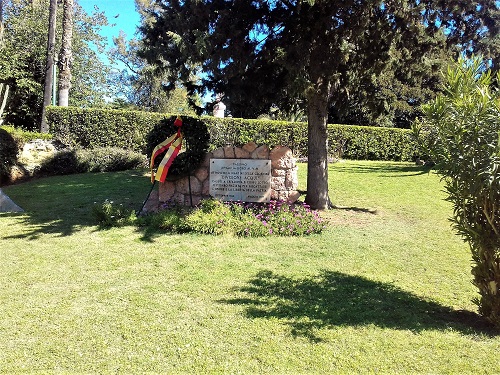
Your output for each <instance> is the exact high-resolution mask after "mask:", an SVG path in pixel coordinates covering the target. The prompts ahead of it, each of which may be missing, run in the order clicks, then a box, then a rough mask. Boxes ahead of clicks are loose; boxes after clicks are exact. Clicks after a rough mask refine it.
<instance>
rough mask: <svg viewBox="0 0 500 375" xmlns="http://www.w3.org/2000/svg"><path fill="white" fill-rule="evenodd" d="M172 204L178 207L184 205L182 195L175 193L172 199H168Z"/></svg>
mask: <svg viewBox="0 0 500 375" xmlns="http://www.w3.org/2000/svg"><path fill="white" fill-rule="evenodd" d="M170 200H171V201H172V202H175V203H176V204H179V205H184V202H185V200H184V194H182V193H175V194H174V195H173V196H172V198H171V199H170Z"/></svg>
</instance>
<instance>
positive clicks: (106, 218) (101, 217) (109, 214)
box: [92, 199, 136, 228]
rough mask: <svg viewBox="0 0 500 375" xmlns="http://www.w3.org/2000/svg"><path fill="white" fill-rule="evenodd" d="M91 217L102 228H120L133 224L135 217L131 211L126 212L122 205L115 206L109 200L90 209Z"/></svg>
mask: <svg viewBox="0 0 500 375" xmlns="http://www.w3.org/2000/svg"><path fill="white" fill-rule="evenodd" d="M92 215H93V216H94V218H95V220H96V221H97V224H98V225H99V226H101V227H103V228H111V227H120V226H124V225H131V224H134V223H135V221H136V215H135V212H134V211H133V210H126V209H125V208H124V207H123V205H121V204H119V205H116V204H114V203H113V202H112V201H110V200H107V199H106V200H105V201H104V203H102V204H95V205H94V206H93V207H92Z"/></svg>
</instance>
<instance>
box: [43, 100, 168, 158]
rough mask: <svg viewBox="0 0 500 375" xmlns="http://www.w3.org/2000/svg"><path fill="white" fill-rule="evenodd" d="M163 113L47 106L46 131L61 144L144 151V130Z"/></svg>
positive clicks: (152, 124)
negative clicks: (48, 129) (47, 129)
mask: <svg viewBox="0 0 500 375" xmlns="http://www.w3.org/2000/svg"><path fill="white" fill-rule="evenodd" d="M163 117H164V115H162V114H156V113H148V112H138V111H119V110H109V109H98V108H90V109H84V108H75V107H68V108H63V107H49V108H47V120H48V122H49V126H50V131H51V133H53V134H54V135H55V136H56V137H57V138H58V139H60V140H61V141H62V142H63V143H64V144H66V145H69V146H78V147H81V148H96V147H120V148H125V149H129V150H133V151H137V152H143V153H144V152H145V151H146V146H147V134H148V133H149V131H150V130H151V129H152V128H153V127H154V126H155V125H156V124H157V123H158V122H160V121H161V120H162V119H163Z"/></svg>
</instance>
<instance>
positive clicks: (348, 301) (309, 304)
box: [221, 271, 498, 341]
mask: <svg viewBox="0 0 500 375" xmlns="http://www.w3.org/2000/svg"><path fill="white" fill-rule="evenodd" d="M240 290H241V291H242V292H245V293H246V294H248V298H237V299H229V300H224V301H221V302H224V303H228V304H237V305H244V306H246V315H247V316H248V317H249V318H252V319H256V318H266V319H280V320H283V321H285V322H286V324H289V325H290V327H291V330H292V334H293V335H296V336H304V337H307V338H309V339H310V340H312V341H321V339H320V338H319V336H318V335H317V334H316V332H317V331H318V330H319V329H322V328H328V327H334V326H360V325H370V324H374V325H376V326H379V327H387V328H394V329H401V330H411V331H416V332H419V331H424V330H446V329H453V330H458V331H460V332H462V333H464V334H469V335H477V334H484V335H488V336H495V335H497V334H498V331H495V330H494V328H493V327H492V326H491V325H489V324H488V323H487V322H486V321H485V320H484V319H483V318H481V317H480V316H479V315H477V314H475V313H473V312H469V311H455V310H452V309H450V308H448V307H444V306H441V305H439V304H437V303H435V302H432V301H428V300H425V299H423V298H420V297H418V296H416V295H413V294H411V293H408V292H405V291H403V290H401V289H399V288H397V287H395V286H393V285H390V284H384V283H380V282H376V281H372V280H368V279H366V278H363V277H359V276H351V275H346V274H343V273H339V272H331V271H323V272H322V273H320V274H319V275H317V276H312V277H307V278H301V279H299V278H292V277H287V276H281V275H277V274H275V273H273V272H271V271H261V272H259V273H258V274H257V275H256V276H255V277H254V278H253V279H251V280H250V281H249V282H248V285H247V286H245V287H243V288H241V289H240Z"/></svg>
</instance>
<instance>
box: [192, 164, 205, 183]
mask: <svg viewBox="0 0 500 375" xmlns="http://www.w3.org/2000/svg"><path fill="white" fill-rule="evenodd" d="M194 176H195V177H196V178H197V179H198V180H199V181H200V182H203V181H205V180H206V179H207V178H208V168H206V167H201V168H198V169H197V170H196V171H194Z"/></svg>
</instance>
